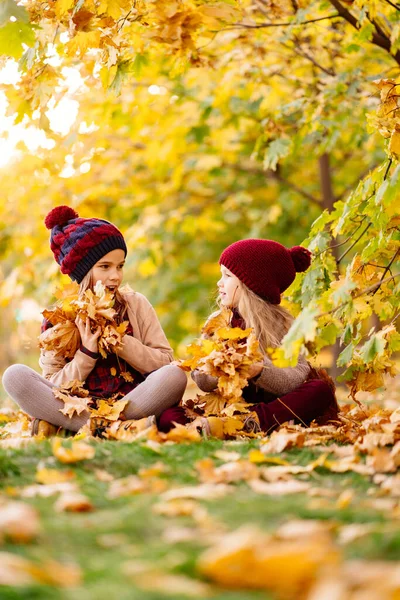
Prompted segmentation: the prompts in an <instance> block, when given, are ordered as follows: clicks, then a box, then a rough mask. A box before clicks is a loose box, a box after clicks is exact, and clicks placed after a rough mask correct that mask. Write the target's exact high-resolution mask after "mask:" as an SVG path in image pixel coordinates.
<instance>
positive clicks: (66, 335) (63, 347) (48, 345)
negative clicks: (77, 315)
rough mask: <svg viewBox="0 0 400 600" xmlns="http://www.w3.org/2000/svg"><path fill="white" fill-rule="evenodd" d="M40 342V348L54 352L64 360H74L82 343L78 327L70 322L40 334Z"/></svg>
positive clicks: (57, 325) (58, 324) (59, 324)
mask: <svg viewBox="0 0 400 600" xmlns="http://www.w3.org/2000/svg"><path fill="white" fill-rule="evenodd" d="M45 312H46V311H44V313H45ZM38 340H39V347H40V348H43V349H44V350H50V351H54V352H55V353H56V354H57V355H61V356H63V357H64V358H73V357H74V356H75V354H76V351H77V350H78V348H79V346H80V343H81V337H80V335H79V330H78V328H77V326H76V325H75V323H73V322H72V321H68V320H66V321H64V322H63V323H57V324H56V325H54V327H51V328H50V329H47V330H46V331H44V332H43V333H41V334H40V336H39V337H38Z"/></svg>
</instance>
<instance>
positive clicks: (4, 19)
mask: <svg viewBox="0 0 400 600" xmlns="http://www.w3.org/2000/svg"><path fill="white" fill-rule="evenodd" d="M11 17H14V19H16V20H17V21H22V22H23V23H29V16H28V13H27V11H26V10H25V8H24V7H23V6H18V4H17V3H16V2H15V1H14V0H1V2H0V27H3V26H4V25H6V24H7V23H8V22H9V21H10V18H11Z"/></svg>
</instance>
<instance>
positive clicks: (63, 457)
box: [51, 438, 96, 464]
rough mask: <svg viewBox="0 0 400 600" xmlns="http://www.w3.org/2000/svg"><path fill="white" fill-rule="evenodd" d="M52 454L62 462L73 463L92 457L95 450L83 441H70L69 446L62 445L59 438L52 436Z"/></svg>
mask: <svg viewBox="0 0 400 600" xmlns="http://www.w3.org/2000/svg"><path fill="white" fill-rule="evenodd" d="M51 449H52V451H53V454H54V456H55V457H56V458H57V459H58V460H59V461H60V462H62V463H67V464H69V463H74V462H78V461H80V460H86V459H90V458H93V457H94V455H95V454H96V450H95V449H94V448H93V446H89V444H86V443H85V442H81V441H77V442H74V441H72V442H71V447H67V446H63V444H62V441H61V439H60V438H54V439H53V440H52V443H51Z"/></svg>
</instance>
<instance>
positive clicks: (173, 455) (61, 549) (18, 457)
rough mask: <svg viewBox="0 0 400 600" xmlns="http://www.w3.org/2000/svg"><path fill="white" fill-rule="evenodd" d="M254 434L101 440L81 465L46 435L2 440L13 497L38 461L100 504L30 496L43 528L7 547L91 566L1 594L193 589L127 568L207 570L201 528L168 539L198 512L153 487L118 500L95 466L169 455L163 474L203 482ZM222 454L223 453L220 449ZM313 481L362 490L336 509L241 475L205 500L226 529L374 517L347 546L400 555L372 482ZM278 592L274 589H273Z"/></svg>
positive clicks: (291, 454) (316, 477) (119, 472)
mask: <svg viewBox="0 0 400 600" xmlns="http://www.w3.org/2000/svg"><path fill="white" fill-rule="evenodd" d="M255 445H256V443H255V442H253V443H250V444H249V443H243V444H242V443H240V444H238V443H234V444H231V443H227V442H225V443H223V442H220V441H205V442H202V443H199V444H191V445H186V444H181V445H178V444H176V445H164V446H163V447H162V449H161V454H157V453H155V452H154V451H152V450H151V449H149V448H148V447H145V446H143V445H141V444H139V443H133V444H124V443H120V442H102V443H97V444H95V446H96V456H95V458H94V459H92V460H88V461H83V462H81V463H76V464H74V465H60V463H58V462H57V461H56V460H55V459H54V458H53V456H52V452H51V446H50V443H49V442H48V441H44V442H40V443H33V444H30V445H28V446H27V447H26V448H23V449H18V450H17V449H4V448H3V449H0V491H1V490H2V492H1V495H2V496H3V497H7V494H9V493H10V488H11V490H12V488H20V487H23V486H26V485H29V484H32V483H34V482H35V473H36V467H37V464H38V463H39V462H40V461H42V462H43V461H44V462H45V463H46V466H53V467H55V468H58V469H61V470H62V469H70V468H72V469H73V470H74V471H75V473H76V477H77V482H78V484H79V487H80V489H81V490H82V492H83V493H84V494H86V495H87V496H88V497H89V498H90V499H91V501H92V502H93V504H94V506H95V510H94V511H93V512H91V513H57V512H55V510H54V503H55V500H56V497H55V496H52V497H50V498H38V497H36V498H31V499H24V500H23V501H25V502H28V503H30V504H32V505H33V506H35V507H36V508H37V510H38V511H39V514H40V520H41V523H42V533H41V534H40V536H39V538H38V539H37V540H35V541H33V542H31V543H30V544H25V545H22V544H12V543H9V542H8V543H7V542H6V543H4V544H3V546H2V548H1V550H5V551H10V552H13V553H15V554H20V555H22V556H25V557H27V558H29V559H31V560H34V561H37V562H38V563H42V562H46V561H47V560H49V559H55V560H58V561H61V562H66V563H68V562H70V561H71V562H74V563H77V564H78V565H79V566H80V567H81V569H82V571H83V573H84V582H83V585H82V586H80V587H79V588H75V589H61V588H56V587H51V586H45V585H38V586H34V587H32V586H30V587H25V588H15V587H5V586H3V587H0V598H1V600H16V599H18V600H19V599H25V598H26V599H28V598H29V600H32V599H36V598H38V599H39V598H40V600H42V599H43V600H47V599H49V600H50V599H53V598H54V599H55V598H57V599H65V600H72V599H73V600H92V599H93V600H103V599H104V600H110V598H118V599H119V600H125V599H126V600H128V599H129V600H131V599H136V598H137V599H143V600H161V599H164V598H176V599H180V598H182V599H183V598H186V597H187V596H181V595H179V594H176V593H174V594H173V595H172V596H171V595H169V594H167V592H165V593H158V592H157V593H156V592H150V591H145V590H143V589H139V588H137V587H135V585H134V583H133V582H132V579H130V578H129V576H127V575H126V573H125V572H124V567H123V565H124V564H126V563H127V562H128V561H134V562H135V561H139V562H145V563H147V564H150V565H152V566H156V567H159V568H160V569H162V570H166V571H168V572H172V573H178V574H179V573H180V574H186V575H188V576H190V577H196V578H199V575H198V573H197V572H196V561H197V558H198V556H199V555H200V554H201V552H202V551H203V550H204V549H205V548H206V547H207V544H206V543H205V541H204V540H203V539H202V537H201V535H200V536H198V537H197V538H195V539H192V540H190V541H185V542H179V543H167V542H166V541H165V539H164V538H163V534H164V532H165V530H166V528H167V527H174V526H177V527H189V528H191V527H193V526H194V525H195V524H194V521H193V519H192V517H174V518H172V517H165V516H162V515H159V514H156V513H155V512H153V511H152V505H153V504H155V503H156V502H158V501H159V497H158V496H157V495H155V494H153V495H151V494H139V495H136V496H130V497H123V498H117V499H114V500H111V499H109V498H108V497H107V490H108V484H107V483H104V482H101V481H98V479H97V478H96V476H95V473H94V470H95V469H104V470H107V471H108V472H109V473H111V474H112V475H113V476H114V477H115V478H120V477H125V476H127V475H130V474H135V473H137V472H138V470H139V469H140V468H142V467H146V466H150V465H152V464H154V463H155V462H157V461H160V460H162V461H163V462H164V464H165V465H166V466H167V467H168V472H167V473H166V474H165V475H163V476H162V477H165V478H166V479H167V480H168V485H169V487H172V486H177V485H196V484H198V475H197V472H196V470H195V468H194V463H195V462H196V461H197V460H199V459H201V458H205V457H207V456H211V457H213V454H214V452H215V451H216V450H218V449H221V448H224V449H225V450H234V451H236V452H239V453H241V454H243V456H247V454H248V451H249V449H250V448H251V447H253V446H255ZM317 456H318V454H317V453H316V452H313V451H312V450H309V449H301V450H299V449H296V450H292V451H288V452H285V453H284V454H283V455H281V457H283V458H286V459H288V460H290V461H291V462H294V463H297V464H307V463H308V462H310V461H311V460H313V459H315V458H316V457H317ZM214 460H215V462H216V463H217V464H219V463H221V462H222V461H218V460H217V459H214ZM311 481H312V482H313V483H314V484H315V486H318V487H324V488H330V489H332V490H336V491H341V490H346V489H352V490H353V491H354V498H353V500H352V502H351V503H350V505H349V506H348V507H346V508H344V509H338V508H337V506H336V504H335V499H326V500H325V501H324V502H323V503H322V504H321V503H320V504H318V503H315V501H314V502H313V500H315V499H312V498H310V497H309V496H308V495H305V494H296V495H292V496H281V497H269V496H264V495H259V494H256V493H254V492H252V491H251V490H250V488H249V487H248V486H247V484H245V483H239V484H237V485H235V487H234V491H233V493H231V494H228V495H226V496H224V497H223V498H220V499H218V500H207V501H199V502H200V504H201V505H202V506H204V507H206V508H207V511H208V513H209V514H210V516H211V517H212V518H214V519H215V520H216V521H217V522H219V523H222V524H223V525H224V526H225V528H226V530H227V531H231V530H235V529H236V528H238V527H239V526H241V525H245V524H253V525H256V526H257V528H259V529H260V530H264V531H269V532H273V531H275V530H276V529H277V528H278V527H279V525H281V524H282V523H285V522H287V521H289V520H291V519H295V518H301V519H321V520H328V519H329V520H332V521H333V522H334V523H336V524H337V525H338V526H340V525H341V524H350V523H373V524H374V525H375V528H374V532H373V533H371V534H370V535H368V536H366V537H364V538H362V540H356V541H354V542H353V543H351V544H348V545H347V546H345V547H344V549H343V553H344V556H345V557H346V558H347V557H348V558H371V559H380V560H389V561H391V560H396V559H397V558H398V556H399V553H400V529H399V526H398V525H397V526H396V525H395V524H391V522H390V520H389V519H390V515H388V514H387V513H385V512H384V511H378V510H375V509H372V508H368V509H366V508H360V503H361V501H362V500H363V499H365V498H366V494H367V490H368V489H369V488H370V487H371V486H372V483H371V482H370V481H369V480H368V479H367V478H365V477H361V476H360V475H357V474H348V473H346V474H342V475H339V474H332V473H330V472H329V471H327V470H326V469H321V468H319V469H317V471H316V472H315V473H313V474H312V475H311ZM109 534H121V535H122V537H121V541H120V543H117V544H116V545H115V546H112V547H105V546H104V543H101V542H102V540H103V539H104V538H102V537H101V536H104V535H109ZM213 598H215V599H216V600H253V599H254V600H256V599H261V598H264V599H265V598H268V596H266V594H265V593H264V592H262V593H261V592H252V591H249V590H242V591H227V590H217V591H216V593H215V595H213ZM270 598H272V596H270Z"/></svg>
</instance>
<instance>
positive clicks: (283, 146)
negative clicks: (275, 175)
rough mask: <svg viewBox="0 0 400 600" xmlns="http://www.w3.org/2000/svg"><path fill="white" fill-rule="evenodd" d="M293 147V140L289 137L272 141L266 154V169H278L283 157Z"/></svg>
mask: <svg viewBox="0 0 400 600" xmlns="http://www.w3.org/2000/svg"><path fill="white" fill-rule="evenodd" d="M291 149H292V142H291V140H289V139H287V138H279V139H278V140H274V141H273V142H271V143H270V145H269V146H268V148H267V151H266V153H265V155H264V169H272V170H273V171H276V167H277V164H278V162H279V161H280V159H281V158H285V156H287V155H288V154H289V153H290V151H291Z"/></svg>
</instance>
